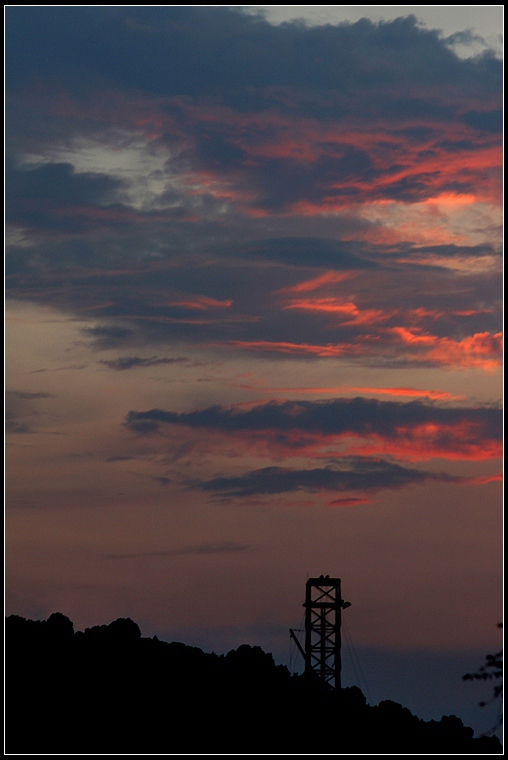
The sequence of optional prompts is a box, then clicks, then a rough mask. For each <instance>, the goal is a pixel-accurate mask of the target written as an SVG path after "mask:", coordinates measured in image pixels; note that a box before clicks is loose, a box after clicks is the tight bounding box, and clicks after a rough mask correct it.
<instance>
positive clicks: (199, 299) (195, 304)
mask: <svg viewBox="0 0 508 760" xmlns="http://www.w3.org/2000/svg"><path fill="white" fill-rule="evenodd" d="M232 303H233V301H232V300H231V299H230V298H229V299H227V300H225V301H218V300H217V299H216V298H207V297H206V296H191V297H189V298H182V299H181V300H179V301H168V304H167V305H168V306H181V307H183V308H185V309H198V310H200V311H208V309H228V308H229V307H230V306H231V304H232Z"/></svg>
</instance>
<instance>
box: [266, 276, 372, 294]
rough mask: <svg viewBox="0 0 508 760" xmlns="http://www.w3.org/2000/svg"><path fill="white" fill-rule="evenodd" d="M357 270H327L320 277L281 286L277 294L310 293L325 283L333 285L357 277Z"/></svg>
mask: <svg viewBox="0 0 508 760" xmlns="http://www.w3.org/2000/svg"><path fill="white" fill-rule="evenodd" d="M356 274H357V273H356V272H325V273H324V274H322V275H319V277H313V278H312V279H311V280H304V281H303V282H298V283H297V284H296V285H288V287H287V288H281V289H280V290H276V291H275V293H276V294H279V293H281V294H284V293H309V292H311V291H312V290H317V289H318V288H320V287H322V286H323V285H331V284H335V283H337V282H343V281H344V280H350V279H351V278H352V277H356Z"/></svg>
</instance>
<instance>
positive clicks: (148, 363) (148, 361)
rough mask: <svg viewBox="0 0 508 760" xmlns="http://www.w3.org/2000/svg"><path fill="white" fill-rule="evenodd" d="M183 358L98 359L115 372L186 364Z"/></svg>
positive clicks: (126, 357) (130, 357)
mask: <svg viewBox="0 0 508 760" xmlns="http://www.w3.org/2000/svg"><path fill="white" fill-rule="evenodd" d="M188 361H189V359H187V358H186V357H185V356H177V357H175V358H170V357H158V356H150V357H148V358H142V357H141V356H119V357H118V359H100V363H101V364H105V365H106V366H107V367H109V368H110V369H115V370H117V371H122V370H127V369H133V368H135V367H157V366H159V365H160V364H184V363H186V362H188Z"/></svg>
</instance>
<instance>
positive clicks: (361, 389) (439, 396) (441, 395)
mask: <svg viewBox="0 0 508 760" xmlns="http://www.w3.org/2000/svg"><path fill="white" fill-rule="evenodd" d="M231 385H233V386H234V387H235V388H243V389H245V390H253V391H256V392H260V391H261V392H264V393H309V394H311V393H312V394H314V393H315V394H323V393H333V394H341V393H362V394H364V393H367V394H372V395H375V396H379V395H381V396H406V397H407V396H408V397H411V398H430V399H433V400H441V401H462V400H463V399H465V398H466V396H455V395H453V394H451V393H448V392H447V391H439V390H426V389H423V388H372V387H365V386H359V385H336V386H333V387H329V388H322V387H309V386H304V387H269V386H266V385H263V384H258V385H255V384H248V383H231ZM242 403H244V402H242ZM247 403H253V402H247ZM256 403H257V402H256Z"/></svg>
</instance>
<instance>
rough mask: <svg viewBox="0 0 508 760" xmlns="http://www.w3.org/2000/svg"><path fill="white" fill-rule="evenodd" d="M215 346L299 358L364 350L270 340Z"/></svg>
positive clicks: (226, 343)
mask: <svg viewBox="0 0 508 760" xmlns="http://www.w3.org/2000/svg"><path fill="white" fill-rule="evenodd" d="M213 345H219V346H231V347H233V348H240V349H245V350H247V351H276V352H278V353H282V354H295V355H297V356H298V355H299V356H305V355H307V356H343V355H344V354H361V353H363V348H362V347H361V346H359V345H356V344H353V343H336V344H332V343H328V344H327V345H324V346H323V345H312V344H309V343H289V342H286V341H270V340H230V341H227V342H224V343H214V344H213Z"/></svg>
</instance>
